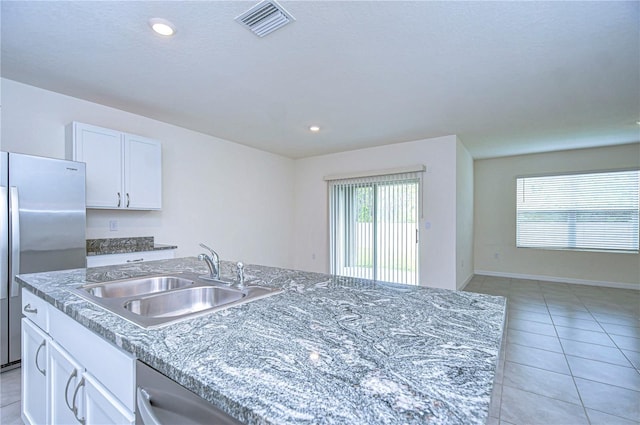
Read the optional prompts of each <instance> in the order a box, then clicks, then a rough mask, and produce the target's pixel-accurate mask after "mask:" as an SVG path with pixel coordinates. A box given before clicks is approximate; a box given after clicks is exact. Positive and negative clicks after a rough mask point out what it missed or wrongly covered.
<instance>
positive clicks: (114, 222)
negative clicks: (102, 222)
mask: <svg viewBox="0 0 640 425" xmlns="http://www.w3.org/2000/svg"><path fill="white" fill-rule="evenodd" d="M109 230H110V231H112V232H117V231H118V220H109Z"/></svg>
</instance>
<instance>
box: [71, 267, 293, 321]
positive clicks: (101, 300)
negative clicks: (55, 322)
mask: <svg viewBox="0 0 640 425" xmlns="http://www.w3.org/2000/svg"><path fill="white" fill-rule="evenodd" d="M70 291H71V292H73V293H75V294H77V295H79V296H81V297H82V298H84V299H86V300H89V301H91V302H92V303H94V304H97V305H98V306H100V307H102V308H104V309H106V310H108V311H110V312H112V313H114V314H117V315H118V316H120V317H122V318H124V319H126V320H129V321H130V322H133V323H135V324H136V325H138V326H140V327H142V328H145V329H154V328H159V327H162V326H166V325H168V324H171V323H175V322H179V321H181V320H186V319H189V318H193V317H196V316H202V315H205V314H209V313H213V312H216V311H220V310H224V309H227V308H230V307H234V306H237V305H242V304H245V303H248V302H252V301H255V300H258V299H260V298H265V297H268V296H271V295H275V294H278V293H280V292H282V291H281V290H278V289H274V288H266V287H261V286H246V287H244V288H238V287H235V286H232V284H230V283H228V282H223V281H220V280H213V281H212V280H208V279H207V280H205V279H203V278H202V277H201V276H198V275H196V274H194V273H177V276H176V275H163V276H148V277H140V278H131V279H122V280H114V281H110V282H101V283H89V284H86V285H83V286H80V287H78V288H73V289H70Z"/></svg>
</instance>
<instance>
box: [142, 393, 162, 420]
mask: <svg viewBox="0 0 640 425" xmlns="http://www.w3.org/2000/svg"><path fill="white" fill-rule="evenodd" d="M136 392H137V399H138V402H137V403H136V404H137V405H138V412H139V413H140V418H141V419H142V423H143V424H145V425H162V422H160V420H159V419H158V417H157V416H156V414H155V413H153V406H151V396H150V395H149V393H148V392H147V390H145V389H144V388H142V387H138V390H137V391H136Z"/></svg>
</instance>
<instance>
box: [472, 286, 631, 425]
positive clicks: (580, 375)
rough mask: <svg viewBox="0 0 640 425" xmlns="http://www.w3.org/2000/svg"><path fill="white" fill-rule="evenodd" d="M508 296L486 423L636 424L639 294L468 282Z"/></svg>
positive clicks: (478, 288)
mask: <svg viewBox="0 0 640 425" xmlns="http://www.w3.org/2000/svg"><path fill="white" fill-rule="evenodd" d="M465 291H470V292H478V293H484V294H491V295H502V296H504V297H507V300H508V301H507V306H508V309H509V311H508V323H507V333H506V339H505V340H504V341H503V342H504V343H503V353H502V359H501V362H500V364H499V366H498V371H497V373H496V385H495V387H494V393H493V399H492V405H491V408H490V411H489V416H490V417H489V421H488V422H487V424H491V425H494V424H501V425H509V424H514V425H520V424H545V425H546V424H553V425H574V424H575V425H578V424H592V425H599V424H607V425H609V424H610V425H614V424H636V425H638V424H640V291H636V290H625V289H613V288H603V287H595V286H584V285H572V284H566V283H555V282H542V281H535V280H521V279H508V278H500V277H490V276H475V277H474V278H473V279H472V281H471V282H469V284H468V285H467V287H466V288H465Z"/></svg>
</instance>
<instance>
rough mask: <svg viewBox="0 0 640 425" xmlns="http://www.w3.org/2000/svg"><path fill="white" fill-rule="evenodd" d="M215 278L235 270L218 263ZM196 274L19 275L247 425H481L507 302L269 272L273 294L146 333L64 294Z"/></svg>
mask: <svg viewBox="0 0 640 425" xmlns="http://www.w3.org/2000/svg"><path fill="white" fill-rule="evenodd" d="M221 268H222V273H221V274H222V277H223V278H227V279H233V277H234V271H233V265H232V263H229V262H222V267H221ZM180 272H198V273H202V274H204V273H206V267H205V266H204V264H203V263H202V262H199V261H198V260H197V259H195V258H179V259H173V260H164V261H155V262H149V263H137V264H132V265H122V266H111V267H97V268H89V269H78V270H70V271H60V272H50V273H40V274H32V275H23V276H20V278H19V280H20V282H21V283H22V284H23V286H24V287H25V288H27V289H28V290H29V291H31V292H33V293H34V294H35V295H36V296H37V297H40V298H42V299H44V300H45V301H46V302H48V303H49V304H51V305H53V306H54V307H55V308H57V309H58V310H60V311H62V312H64V313H65V314H66V315H67V316H70V317H71V318H73V319H74V320H75V321H77V322H79V323H80V324H82V325H83V326H85V327H86V328H89V329H90V330H91V331H93V332H94V333H96V334H98V335H100V336H101V337H102V338H104V339H105V340H107V341H109V342H111V343H112V344H114V345H115V346H117V347H119V348H120V349H122V350H124V351H126V352H129V353H132V354H133V355H134V356H135V357H136V358H138V359H139V360H141V361H143V362H145V363H147V364H148V365H150V366H151V367H153V368H154V369H156V370H158V371H160V372H161V373H163V374H164V375H166V376H168V377H170V378H171V379H173V380H174V381H176V382H178V383H180V384H181V385H183V386H184V387H186V388H188V389H189V390H191V391H193V392H195V393H196V394H198V395H199V396H201V397H202V398H204V399H206V400H208V401H209V402H211V403H212V404H213V405H215V406H216V407H217V408H219V409H221V410H223V411H225V412H227V413H228V414H230V415H231V416H233V417H234V418H237V419H239V420H240V421H242V422H245V423H249V424H257V423H271V424H318V423H323V424H324V423H326V424H377V423H380V424H383V423H384V424H408V423H433V424H484V423H485V421H486V420H487V418H488V412H489V403H490V397H491V391H492V388H493V381H494V375H495V370H496V365H497V362H498V355H499V352H500V345H501V340H502V335H503V327H504V322H505V315H506V301H505V299H504V298H502V297H494V296H488V295H481V294H472V293H466V292H453V291H448V290H440V289H432V288H422V287H415V286H405V285H396V284H387V283H379V282H373V281H367V280H360V279H351V278H343V277H336V276H331V275H326V274H317V273H308V272H301V271H295V270H286V269H279V268H273V267H264V266H251V265H248V266H246V268H245V276H246V284H247V285H252V284H257V285H261V286H267V287H273V288H281V289H283V292H282V293H280V294H277V295H273V296H270V297H268V298H264V299H260V300H256V301H254V302H251V303H247V304H244V305H241V306H237V307H232V308H229V309H226V310H223V311H220V312H216V313H211V314H208V315H205V316H202V317H198V318H194V319H188V320H185V321H183V322H180V323H175V324H171V325H168V326H166V327H162V328H159V329H153V330H145V329H142V328H140V327H138V326H137V325H135V324H133V323H131V322H128V321H127V320H125V319H123V318H121V317H119V316H117V315H115V314H113V313H110V312H108V311H106V310H103V309H102V308H100V307H98V306H97V305H95V304H93V303H91V302H89V301H87V300H85V299H84V298H81V297H79V296H77V295H75V294H74V293H72V292H69V289H70V288H75V287H78V286H80V285H83V284H85V283H87V282H104V281H110V280H116V279H123V278H129V277H137V276H145V275H157V274H173V275H175V274H176V273H180Z"/></svg>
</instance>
